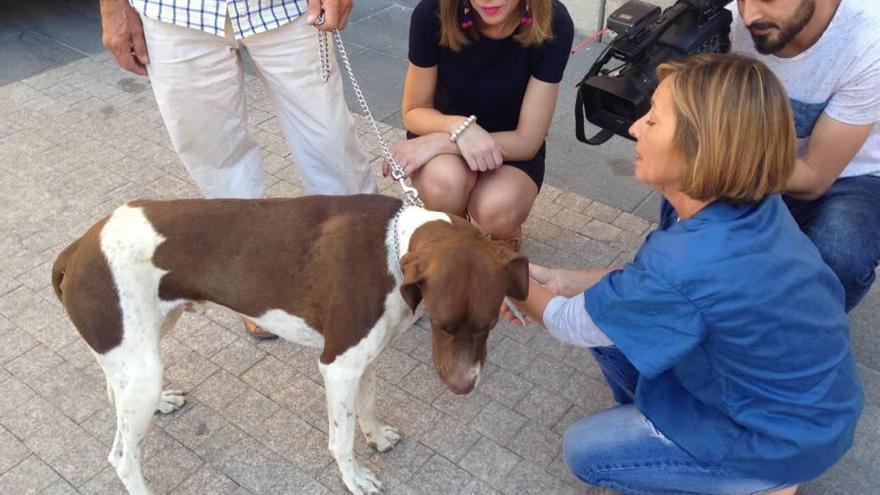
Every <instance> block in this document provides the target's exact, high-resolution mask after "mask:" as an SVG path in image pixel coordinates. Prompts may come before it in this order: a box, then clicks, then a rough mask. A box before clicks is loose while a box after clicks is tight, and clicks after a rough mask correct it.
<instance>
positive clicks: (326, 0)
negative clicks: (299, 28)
mask: <svg viewBox="0 0 880 495" xmlns="http://www.w3.org/2000/svg"><path fill="white" fill-rule="evenodd" d="M353 5H354V2H353V0H309V14H308V17H307V21H308V23H309V24H311V25H313V26H315V27H317V28H318V31H333V30H334V29H338V30H340V31H342V30H343V29H345V26H346V25H347V24H348V16H349V15H351V8H352V7H353ZM321 10H323V11H324V23H323V24H321V25H320V26H318V25H316V24H315V22H317V20H318V17H319V16H320V15H321Z"/></svg>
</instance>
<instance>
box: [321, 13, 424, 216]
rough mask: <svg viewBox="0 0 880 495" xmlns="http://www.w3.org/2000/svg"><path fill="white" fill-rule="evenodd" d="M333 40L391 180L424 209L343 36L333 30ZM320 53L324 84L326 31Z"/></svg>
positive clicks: (327, 59) (326, 76) (327, 55)
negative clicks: (384, 133) (363, 86)
mask: <svg viewBox="0 0 880 495" xmlns="http://www.w3.org/2000/svg"><path fill="white" fill-rule="evenodd" d="M333 40H334V41H335V42H336V49H337V50H338V51H339V56H340V58H342V63H343V65H344V66H345V70H346V71H347V72H348V79H349V80H350V81H351V87H352V89H353V90H354V94H355V96H356V97H357V101H358V104H359V105H360V107H361V111H363V113H364V115H366V116H367V119H368V122H369V123H370V127H372V129H373V133H374V134H375V135H376V138H377V139H378V140H379V145H380V146H382V154H383V155H385V160H387V161H388V164H389V165H391V178H393V179H394V180H396V181H397V182H398V183H399V184H400V188H401V189H402V190H403V193H404V195H406V200H407V202H408V203H409V204H411V205H414V206H418V207H421V208H424V207H425V204H424V203H423V202H422V200H421V199H420V198H419V191H418V190H416V188H415V187H412V186H411V185H409V184H407V183H406V172H405V171H404V170H403V168H402V167H401V166H400V165H398V164H397V161H396V160H395V159H394V156H393V155H392V154H391V149H390V148H389V147H388V141H386V140H385V138H384V137H383V136H382V133H381V132H379V126H378V125H376V119H375V118H373V112H371V111H370V107H369V105H367V100H366V98H364V93H363V91H361V87H360V85H359V84H358V82H357V79H356V78H355V77H354V71H352V70H351V62H350V61H349V60H348V53H346V51H345V45H344V44H343V43H342V36H341V35H340V34H339V30H338V29H334V30H333ZM318 51H319V53H320V56H321V79H322V80H323V81H324V82H327V81H329V80H330V49H329V43H328V42H327V32H326V31H320V32H318Z"/></svg>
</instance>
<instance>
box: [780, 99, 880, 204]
mask: <svg viewBox="0 0 880 495" xmlns="http://www.w3.org/2000/svg"><path fill="white" fill-rule="evenodd" d="M873 128H874V124H867V125H851V124H844V123H843V122H840V121H838V120H835V119H833V118H831V117H829V116H828V115H827V114H825V113H823V114H822V115H821V116H820V117H819V120H818V121H816V126H815V127H814V128H813V133H812V135H811V136H810V142H809V145H808V147H807V152H806V153H805V154H804V156H803V157H801V158H798V160H797V162H795V167H794V173H793V174H792V175H791V177H790V178H789V179H788V183H787V184H786V194H788V195H790V196H793V197H795V198H798V199H802V200H813V199H816V198H818V197H819V196H822V195H823V194H825V192H826V191H828V189H829V188H831V185H832V184H834V181H835V180H837V178H838V177H839V176H840V173H841V172H842V171H843V169H844V168H846V166H847V164H848V163H849V162H850V161H852V159H853V157H855V156H856V153H858V151H859V149H860V148H861V147H862V145H863V144H865V140H867V139H868V136H869V135H870V134H871V130H872V129H873Z"/></svg>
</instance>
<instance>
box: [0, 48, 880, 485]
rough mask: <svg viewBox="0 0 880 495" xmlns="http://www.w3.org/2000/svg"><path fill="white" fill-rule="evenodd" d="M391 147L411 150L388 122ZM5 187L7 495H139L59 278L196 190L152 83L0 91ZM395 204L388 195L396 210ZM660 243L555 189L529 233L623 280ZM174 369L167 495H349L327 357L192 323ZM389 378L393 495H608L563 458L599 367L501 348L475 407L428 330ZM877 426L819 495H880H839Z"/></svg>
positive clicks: (0, 311) (593, 398)
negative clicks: (181, 392)
mask: <svg viewBox="0 0 880 495" xmlns="http://www.w3.org/2000/svg"><path fill="white" fill-rule="evenodd" d="M248 98H249V105H250V119H249V121H250V125H251V130H252V131H253V133H254V135H255V137H256V139H257V140H258V141H259V143H260V144H261V147H262V149H263V156H264V159H265V169H266V172H267V174H268V175H267V184H268V188H267V191H268V194H269V195H270V196H294V195H300V194H302V188H301V186H300V182H299V179H298V178H297V174H296V172H295V169H294V166H293V163H292V162H291V160H290V158H289V156H288V151H287V147H286V145H285V142H284V140H283V138H282V136H281V135H280V130H279V126H278V122H277V120H276V119H275V118H274V117H273V116H272V114H271V106H270V103H269V101H268V98H267V97H266V95H265V94H264V93H263V91H262V89H261V88H260V86H259V84H258V83H257V81H256V80H254V79H249V81H248ZM359 130H360V131H359V132H360V134H361V135H362V137H363V142H364V145H365V148H366V149H367V150H368V152H369V153H370V154H371V157H373V158H374V162H373V163H374V167H375V168H376V169H377V170H378V164H379V158H378V151H377V143H376V140H375V139H374V138H373V137H372V136H369V135H367V127H366V126H365V125H363V123H361V125H360V126H359ZM383 132H385V135H386V136H388V137H389V138H391V139H393V140H396V139H400V138H401V137H402V133H401V131H400V130H398V129H392V128H390V127H388V126H385V125H384V124H383ZM0 173H2V179H0V208H2V209H0V211H2V216H0V232H2V236H0V493H2V494H25V493H45V494H75V493H83V494H108V493H109V494H112V493H123V490H122V486H121V483H120V482H119V481H118V480H117V477H116V474H115V472H114V471H113V469H112V468H111V467H110V466H109V464H108V463H107V461H106V456H107V453H108V451H109V449H110V445H111V443H112V440H113V433H114V430H115V420H114V416H113V412H112V410H111V408H110V406H109V404H108V403H107V400H106V397H105V392H104V383H103V376H102V374H101V372H100V370H99V369H98V367H97V364H96V363H95V361H94V359H93V357H92V356H91V354H90V352H89V350H88V348H87V347H86V345H85V344H84V343H83V342H82V340H81V339H80V338H79V337H78V335H77V334H76V331H75V330H74V329H73V327H72V326H71V325H70V323H69V322H68V320H67V318H66V316H65V315H64V313H63V310H62V308H61V306H60V305H59V303H58V302H57V300H56V298H55V295H54V293H53V291H52V288H51V286H50V280H49V272H50V269H51V264H52V262H53V260H54V258H55V256H56V255H57V253H58V252H59V251H60V250H61V249H62V248H63V247H64V246H65V245H67V243H69V242H70V241H71V240H72V239H73V238H74V237H75V236H78V235H79V234H81V233H82V232H83V230H84V229H85V228H86V227H88V226H90V225H91V224H93V223H94V222H95V221H96V220H97V219H99V218H100V217H101V216H102V215H105V214H107V213H109V212H110V211H112V209H113V208H115V207H116V206H118V205H120V204H121V203H123V202H125V201H128V200H131V199H135V198H139V197H150V198H177V197H187V196H188V197H197V196H198V191H197V190H196V189H195V188H194V187H193V186H192V185H191V183H190V181H189V180H188V177H187V175H186V172H185V171H184V169H183V167H182V166H181V165H180V164H179V162H178V160H177V157H176V156H175V154H174V153H173V152H172V151H171V149H170V144H169V142H168V139H167V136H166V134H165V131H164V128H163V126H162V122H161V119H160V117H159V114H158V111H157V109H156V107H155V104H154V102H153V96H152V92H151V91H150V89H149V87H148V86H147V83H145V82H144V81H143V80H140V79H138V80H135V79H132V78H130V77H128V76H126V75H125V73H123V72H121V71H120V70H119V69H117V68H116V66H115V64H114V63H113V62H112V61H110V60H109V59H108V57H106V56H101V57H97V58H84V59H81V60H79V61H76V62H73V63H71V64H68V65H66V66H63V67H60V68H58V69H53V70H50V71H47V72H43V73H41V74H38V75H36V76H33V77H30V78H28V79H24V80H21V81H18V82H14V83H12V84H9V85H6V86H0ZM396 187H397V186H396V185H395V184H392V183H390V182H389V181H388V180H383V181H382V191H383V192H385V193H388V194H395V195H396V194H397V193H398V191H397V188H396ZM650 227H651V226H650V225H649V224H648V222H646V221H645V220H642V219H640V218H638V217H635V216H632V215H630V214H628V213H621V212H619V211H618V210H615V209H613V208H611V207H608V206H606V205H604V204H601V203H598V202H593V201H591V200H590V199H588V198H584V197H582V196H578V195H575V194H572V193H569V192H565V191H561V190H559V189H556V188H553V187H549V186H546V187H544V189H543V190H542V192H541V194H540V196H539V198H538V201H537V204H536V205H535V208H534V210H533V214H532V216H531V218H530V219H529V221H528V222H527V224H526V234H527V242H526V244H525V253H526V254H527V255H529V256H530V257H531V258H532V259H533V260H535V261H538V262H542V263H546V264H551V265H563V266H607V265H609V264H612V263H615V262H622V261H624V260H626V259H628V258H629V257H630V256H631V253H632V251H633V250H634V249H635V248H636V247H638V245H639V243H640V242H641V239H642V238H643V236H644V234H645V233H646V232H647V231H648V229H649V228H650ZM163 355H164V358H165V361H166V367H167V369H166V375H165V376H166V380H167V381H169V382H170V383H171V384H172V385H173V386H174V387H175V388H182V389H185V390H188V391H189V397H188V399H189V400H188V404H187V405H186V407H185V408H184V409H183V410H181V411H178V412H176V413H173V414H171V415H168V416H162V417H157V418H156V421H155V422H154V426H153V428H152V430H151V433H150V435H149V437H148V439H147V440H146V442H145V449H144V471H145V473H146V477H147V478H148V480H149V481H150V483H151V485H152V486H153V488H154V490H155V491H156V492H157V493H174V494H189V493H192V494H246V493H254V494H324V493H345V492H344V489H343V487H342V484H341V482H340V481H339V479H338V475H337V468H336V466H335V464H334V463H333V462H332V459H331V458H330V456H329V454H328V452H327V447H326V445H327V436H326V428H327V425H326V421H327V420H326V412H325V409H324V397H323V390H322V385H321V377H320V375H319V373H318V370H317V364H316V363H317V353H316V352H315V351H314V350H311V349H307V348H301V347H298V346H295V345H292V344H289V343H284V342H270V343H257V342H254V341H253V340H250V339H249V338H248V337H247V336H245V335H244V334H243V331H242V329H241V327H240V320H239V319H238V318H237V317H236V316H234V315H233V314H231V313H230V312H228V311H225V310H222V309H221V308H217V307H214V308H211V309H210V310H209V312H208V313H207V315H206V316H205V317H198V318H195V317H191V316H186V317H184V318H183V319H182V321H181V323H180V324H179V325H178V328H177V329H176V330H175V331H174V332H173V333H172V334H171V335H169V336H167V337H166V339H165V341H164V344H163ZM379 376H380V386H379V393H378V397H379V411H380V416H382V417H384V419H385V420H387V421H388V422H389V423H391V424H393V425H394V426H397V427H399V428H400V429H401V430H402V431H403V433H404V440H403V441H402V443H401V444H399V445H398V446H397V447H396V448H395V449H394V450H393V451H392V452H391V453H388V454H376V453H373V452H371V451H370V450H369V449H368V448H367V447H366V445H365V443H364V442H363V440H362V438H361V437H360V436H359V437H358V440H357V447H356V448H357V451H358V453H359V455H360V456H361V459H363V460H364V461H365V462H366V464H367V465H369V466H370V467H371V468H372V469H373V470H374V471H375V472H376V473H377V474H378V475H379V477H380V478H381V480H382V481H383V482H384V484H385V486H386V489H387V490H386V491H387V493H389V494H407V493H412V494H444V495H446V494H458V493H461V494H495V493H497V494H508V495H513V494H517V495H519V494H563V495H568V494H600V493H608V492H603V491H600V490H594V489H591V488H588V487H586V486H584V485H582V484H581V483H579V482H578V481H577V480H575V479H574V478H572V477H571V475H569V474H568V473H567V472H566V470H565V469H564V466H563V465H562V463H561V461H560V448H559V445H560V434H561V433H562V432H563V431H564V429H565V427H566V426H567V425H568V424H569V423H570V422H572V421H573V420H574V419H576V418H578V417H580V416H582V415H584V414H586V413H588V412H590V411H595V410H598V409H602V408H605V407H608V406H609V405H611V398H610V394H609V392H608V391H607V388H606V386H605V385H604V383H603V382H602V380H601V376H600V373H599V371H598V369H597V367H596V366H595V364H594V363H593V362H592V360H591V358H590V357H589V356H588V354H587V353H585V352H583V351H582V350H578V349H574V348H572V347H569V346H565V345H562V344H560V343H557V342H556V341H554V340H553V339H551V338H549V337H548V336H547V334H545V333H543V332H541V331H540V330H539V329H538V328H537V327H531V328H526V329H516V328H513V327H509V326H502V327H501V328H499V329H497V330H496V331H495V332H493V334H492V338H491V339H490V351H489V358H488V364H487V366H486V368H485V371H484V375H483V378H482V380H481V382H480V384H479V386H478V387H477V389H476V390H475V391H474V392H473V393H472V394H470V395H469V396H466V397H458V396H454V395H453V394H451V393H450V392H449V391H447V390H445V389H444V387H442V386H441V385H440V383H439V381H438V380H437V379H436V377H435V375H434V372H433V369H432V366H431V357H430V340H429V333H428V331H427V330H426V329H425V328H423V326H421V327H416V328H414V329H412V330H410V331H409V332H408V333H405V334H404V335H402V336H401V337H399V338H398V339H397V340H396V341H395V342H394V343H393V346H392V347H391V348H390V349H388V351H387V352H386V354H385V356H383V358H382V360H381V363H380V368H379ZM871 383H872V384H873V385H875V386H876V384H877V381H876V380H873V381H872V382H871ZM871 396H872V397H877V394H875V393H874V394H871ZM868 408H869V412H870V414H871V415H872V418H874V419H873V420H872V421H870V422H869V423H868V424H869V428H861V429H860V441H859V443H858V445H857V447H856V448H855V449H854V451H853V452H852V453H851V454H850V455H849V456H848V458H847V460H846V461H845V462H844V463H843V464H842V467H839V468H835V469H836V471H835V472H833V473H836V474H832V475H829V476H830V477H826V478H823V480H825V481H823V480H819V481H817V482H816V483H815V484H814V485H812V486H811V487H807V489H805V490H803V492H802V493H807V494H809V493H813V494H819V493H823V494H824V493H849V494H856V493H868V492H866V491H863V490H861V489H860V488H859V487H867V486H869V485H868V482H866V481H864V480H861V481H859V480H858V479H857V480H856V484H855V485H852V484H851V485H849V486H851V487H852V486H855V487H856V490H855V491H853V490H850V489H849V488H846V486H847V485H844V491H839V490H837V489H836V486H837V483H836V482H837V481H838V480H840V479H846V478H848V477H849V478H852V477H853V476H857V473H859V472H866V470H870V468H871V467H872V466H875V467H876V466H877V458H878V457H880V456H878V444H880V442H877V441H876V440H877V438H878V436H880V433H878V431H875V430H874V429H873V428H870V427H873V426H875V425H876V424H878V423H877V421H876V416H877V404H876V403H872V404H869V406H868ZM853 473H856V474H853ZM828 480H834V481H835V483H831V482H830V481H828ZM865 489H867V488H865ZM875 493H876V492H875Z"/></svg>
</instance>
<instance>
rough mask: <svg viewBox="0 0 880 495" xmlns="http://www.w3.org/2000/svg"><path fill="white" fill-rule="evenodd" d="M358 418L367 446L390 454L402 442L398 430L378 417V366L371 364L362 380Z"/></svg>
mask: <svg viewBox="0 0 880 495" xmlns="http://www.w3.org/2000/svg"><path fill="white" fill-rule="evenodd" d="M357 416H358V422H359V423H360V425H361V431H362V432H364V437H365V438H366V439H367V444H368V445H370V446H371V447H373V448H375V449H376V450H378V451H379V452H388V451H389V450H391V448H392V447H394V446H395V445H396V444H397V442H398V441H399V440H400V433H398V431H397V429H396V428H394V427H392V426H388V425H386V424H384V423H382V422H381V421H379V418H378V417H376V365H375V364H374V363H370V364H369V365H368V366H367V370H366V371H365V372H364V376H363V377H362V378H361V386H360V392H359V393H358V400H357Z"/></svg>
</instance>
